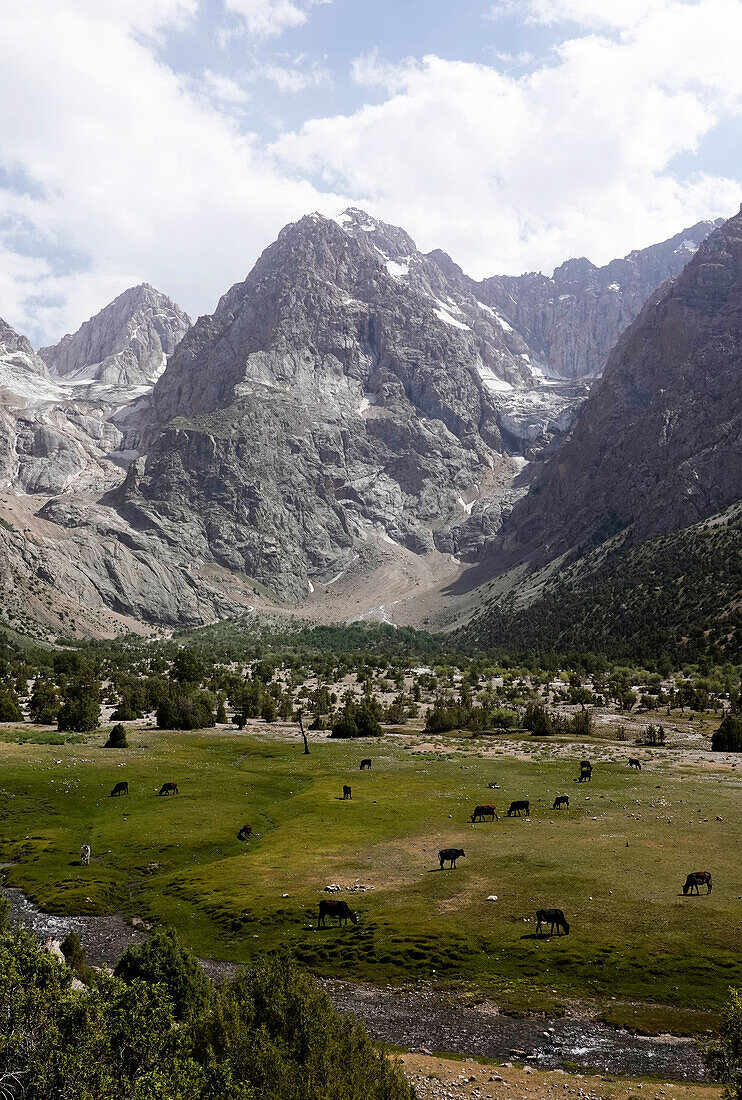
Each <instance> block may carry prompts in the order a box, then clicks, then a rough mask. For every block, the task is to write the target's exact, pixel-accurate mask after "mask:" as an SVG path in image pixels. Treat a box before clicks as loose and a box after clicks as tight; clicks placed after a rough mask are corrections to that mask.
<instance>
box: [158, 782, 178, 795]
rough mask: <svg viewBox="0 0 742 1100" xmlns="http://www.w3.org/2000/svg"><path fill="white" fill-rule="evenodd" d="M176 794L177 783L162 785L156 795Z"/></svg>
mask: <svg viewBox="0 0 742 1100" xmlns="http://www.w3.org/2000/svg"><path fill="white" fill-rule="evenodd" d="M177 793H178V784H177V783H163V784H162V786H161V787H160V790H159V792H158V794H177Z"/></svg>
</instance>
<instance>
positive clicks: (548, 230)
mask: <svg viewBox="0 0 742 1100" xmlns="http://www.w3.org/2000/svg"><path fill="white" fill-rule="evenodd" d="M536 5H537V0H533V3H532V6H533V7H535V6H536ZM538 6H540V7H541V8H542V9H543V11H542V15H543V16H545V15H546V14H548V13H547V12H546V7H547V5H546V2H545V0H538ZM557 6H559V7H560V8H561V9H566V8H567V7H569V8H571V9H575V10H576V9H577V8H580V9H581V10H582V15H583V17H586V16H587V15H588V14H589V9H590V8H591V7H592V8H596V7H597V6H598V5H597V2H596V3H593V4H591V3H590V0H554V2H553V3H552V4H551V7H552V8H553V9H554V10H556V7H557ZM601 6H606V5H601ZM647 9H648V5H647V4H646V3H643V4H639V2H638V0H636V3H635V18H636V22H635V23H634V25H632V26H631V27H629V28H627V29H625V30H624V31H623V32H622V33H621V35H620V36H619V37H611V38H607V37H601V36H598V35H596V34H593V33H590V34H587V35H583V36H582V37H574V38H571V39H569V40H567V41H564V42H563V43H562V45H561V46H560V47H559V48H558V49H557V50H556V51H555V53H554V54H553V55H552V58H551V59H550V61H549V62H548V64H544V65H543V66H542V67H541V68H539V69H537V70H536V71H534V72H530V73H526V74H524V75H519V76H516V75H507V74H504V73H502V72H499V71H498V70H497V69H495V68H493V67H488V66H485V65H477V64H471V63H464V62H457V61H450V60H442V59H441V58H439V57H435V56H429V57H426V58H424V59H423V61H422V63H420V62H417V61H414V62H403V63H401V64H399V65H390V64H388V63H386V62H384V61H383V60H380V59H379V58H378V56H376V55H375V54H371V55H368V56H366V57H364V58H360V59H358V60H357V61H356V63H355V64H354V68H353V73H354V76H355V79H356V80H357V81H359V82H362V83H364V84H367V85H368V84H375V85H376V86H377V87H382V88H383V89H384V90H385V91H386V94H387V98H386V100H385V102H383V103H380V104H377V105H367V106H364V107H363V108H362V109H360V110H358V111H357V112H355V113H354V114H352V115H349V116H340V117H335V118H330V119H317V120H313V121H310V122H308V123H306V124H305V125H304V126H303V127H302V129H301V130H300V131H299V132H297V133H294V134H288V135H283V136H282V137H281V138H280V139H279V141H278V142H277V143H276V146H275V150H274V151H275V154H276V156H278V157H280V158H281V159H282V161H283V162H284V163H285V164H286V165H287V166H289V167H291V168H292V169H293V170H294V171H295V172H300V173H304V174H307V175H309V176H310V177H311V178H313V179H316V180H318V181H319V182H321V184H322V185H324V186H328V187H333V188H335V189H337V190H342V191H345V192H347V193H350V194H353V195H355V196H356V197H357V199H358V201H359V202H360V203H363V204H365V205H367V206H369V207H371V208H372V210H373V212H374V213H376V214H377V215H378V216H380V217H382V218H384V219H385V220H387V221H393V222H396V223H398V224H403V225H404V226H405V227H406V228H407V229H409V230H410V232H412V233H413V235H414V236H416V237H417V239H418V241H419V243H421V244H422V245H423V246H424V247H426V248H432V247H434V246H440V247H443V248H446V249H447V250H448V251H450V252H452V254H453V255H454V256H455V258H456V259H457V260H458V261H459V262H461V263H462V264H463V265H464V267H465V268H467V269H470V270H472V271H473V272H474V273H476V274H479V275H484V274H491V273H493V272H495V271H498V270H504V271H513V272H516V271H522V270H524V269H529V268H542V269H547V270H548V269H550V268H551V267H552V266H554V265H556V264H557V263H559V262H561V261H562V260H563V259H565V258H566V257H568V256H571V255H575V254H580V253H582V254H587V255H589V256H591V258H593V259H594V260H596V261H606V260H608V259H610V258H611V257H612V256H615V255H621V254H623V253H625V252H626V251H628V250H629V249H630V248H632V247H635V246H640V245H643V244H649V243H651V242H652V241H654V240H657V239H660V238H661V237H662V236H664V235H670V234H672V233H674V232H677V231H678V230H679V229H680V228H682V227H683V226H684V225H688V224H690V223H692V222H694V221H696V220H698V219H699V218H701V217H711V216H714V217H715V216H718V215H720V214H730V213H733V212H735V211H736V209H737V208H738V205H739V197H740V196H739V192H740V190H741V189H742V181H740V180H739V179H736V180H730V179H724V178H717V177H715V176H713V175H711V174H709V173H705V174H704V173H702V172H699V173H698V174H696V175H695V176H694V177H693V178H691V179H685V180H683V181H679V180H678V179H677V178H675V176H674V175H673V172H672V162H673V158H675V157H676V156H678V155H679V154H682V153H693V152H694V151H695V149H696V148H697V147H698V145H699V143H700V142H701V140H702V139H703V138H704V137H705V136H706V135H707V134H709V133H710V131H711V130H712V129H713V127H714V126H715V124H716V123H717V121H720V120H723V119H729V118H731V117H738V116H739V114H740V111H742V67H741V66H740V65H739V56H738V53H739V51H738V43H739V42H740V41H742V4H740V3H739V2H738V0H698V2H695V3H692V4H691V3H681V2H679V0H656V2H655V3H654V4H653V5H652V10H651V11H648V10H647ZM632 18H634V16H632ZM720 28H721V29H723V30H722V31H721V32H720Z"/></svg>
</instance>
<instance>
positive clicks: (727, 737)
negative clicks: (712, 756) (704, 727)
mask: <svg viewBox="0 0 742 1100" xmlns="http://www.w3.org/2000/svg"><path fill="white" fill-rule="evenodd" d="M711 748H712V749H713V750H714V752H742V718H738V717H737V716H736V715H734V714H727V715H726V717H725V718H723V719H722V722H721V725H720V726H719V728H718V730H716V732H715V733H714V735H713V737H712V738H711Z"/></svg>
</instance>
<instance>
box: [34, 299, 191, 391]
mask: <svg viewBox="0 0 742 1100" xmlns="http://www.w3.org/2000/svg"><path fill="white" fill-rule="evenodd" d="M190 324H191V322H190V318H189V317H188V316H187V314H185V313H184V312H183V310H182V309H180V307H179V306H178V305H176V304H175V302H173V301H172V299H170V298H168V297H167V296H166V295H165V294H161V293H160V292H159V291H158V290H155V288H154V287H152V286H150V285H149V283H141V284H140V285H139V286H134V287H130V288H129V289H128V290H125V291H124V292H123V293H122V294H119V295H118V297H116V298H114V300H113V301H112V302H110V303H109V304H108V305H107V306H105V307H104V308H103V309H102V310H100V312H99V313H97V314H96V315H95V316H94V317H91V318H90V320H89V321H86V322H85V323H84V324H83V325H81V326H80V328H79V329H78V330H77V332H75V333H74V334H71V335H67V336H63V337H62V339H61V340H60V341H59V343H57V344H54V345H52V346H51V347H45V348H41V349H40V350H39V355H40V356H41V358H42V359H43V360H44V361H45V362H46V363H47V365H48V366H49V369H50V371H51V373H52V374H53V375H54V376H56V377H58V378H60V379H63V380H64V381H65V382H66V383H68V384H77V383H79V384H86V383H87V384H89V383H94V382H97V383H101V384H103V385H107V386H127V387H132V386H134V387H137V386H141V387H146V386H149V385H152V383H153V382H154V381H155V379H156V378H158V377H159V375H160V374H161V373H162V371H163V370H164V368H165V362H166V359H167V356H168V355H170V354H171V353H172V351H173V350H174V348H175V346H176V344H177V343H178V342H179V340H180V339H181V338H182V337H183V335H184V334H185V333H186V332H187V331H188V329H189V328H190Z"/></svg>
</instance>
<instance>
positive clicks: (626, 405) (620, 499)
mask: <svg viewBox="0 0 742 1100" xmlns="http://www.w3.org/2000/svg"><path fill="white" fill-rule="evenodd" d="M741 372H742V213H740V214H738V215H736V216H735V217H733V218H731V219H730V220H729V221H727V222H726V223H725V224H723V225H722V226H721V227H720V228H716V229H715V230H714V231H713V232H712V233H711V234H710V236H708V237H707V239H706V240H705V241H704V242H703V243H702V244H701V245H700V247H699V248H698V250H697V251H696V252H695V254H694V255H693V257H692V258H691V260H690V262H689V263H688V265H687V266H686V267H685V268H684V270H683V271H682V273H681V274H680V275H679V276H678V277H677V278H676V279H675V280H674V281H672V282H670V283H668V284H666V285H665V286H664V287H662V288H661V289H660V290H659V291H657V292H656V294H655V295H654V296H653V297H652V298H650V300H649V301H648V303H647V304H646V305H645V307H644V309H643V310H642V312H641V313H640V315H639V317H638V318H637V320H636V321H635V322H634V323H633V325H631V327H630V328H629V329H628V330H627V331H626V332H625V333H624V335H623V336H622V338H621V339H620V341H619V342H618V344H617V346H616V347H615V349H614V350H613V352H612V353H611V355H610V356H609V359H608V363H607V365H606V368H605V372H604V375H603V378H602V379H601V381H600V382H599V383H598V384H597V385H596V387H595V388H594V389H593V391H592V393H591V395H590V397H589V399H588V401H587V403H586V405H585V408H584V410H583V412H582V414H581V416H580V417H579V419H578V420H577V423H576V424H575V426H574V429H573V431H572V434H571V436H570V438H569V439H568V440H567V441H566V443H564V445H563V446H562V447H561V449H560V450H559V452H558V453H557V454H556V455H555V456H554V458H553V459H551V460H550V461H549V463H548V464H547V465H546V467H545V469H544V470H543V472H542V473H541V475H540V476H538V477H537V478H536V480H535V482H534V485H533V487H532V490H531V492H530V493H529V495H528V496H527V497H526V498H524V499H523V500H522V501H521V502H520V503H519V504H518V505H516V507H515V509H514V511H513V515H512V517H511V520H510V524H509V533H508V538H507V544H508V545H509V546H510V547H511V548H512V547H513V546H516V545H530V546H536V547H538V553H539V555H540V556H541V557H547V558H548V557H555V556H557V555H558V554H560V553H563V552H565V551H568V550H574V549H584V548H586V547H588V546H590V545H592V544H595V543H600V542H602V541H603V540H604V539H605V538H607V537H609V536H611V535H613V534H615V533H616V532H618V531H621V530H623V529H625V528H627V527H631V528H632V532H633V537H634V538H636V539H643V538H646V537H648V536H650V535H654V534H661V533H664V532H667V531H671V530H675V529H677V528H679V527H684V526H687V525H688V524H691V523H696V522H698V521H699V520H701V519H704V518H705V517H706V516H709V515H711V514H713V513H715V512H719V511H722V510H723V509H724V508H726V507H727V506H728V505H729V504H731V503H733V502H734V501H735V500H737V499H738V498H739V497H740V490H741V488H742V386H740V374H741Z"/></svg>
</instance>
